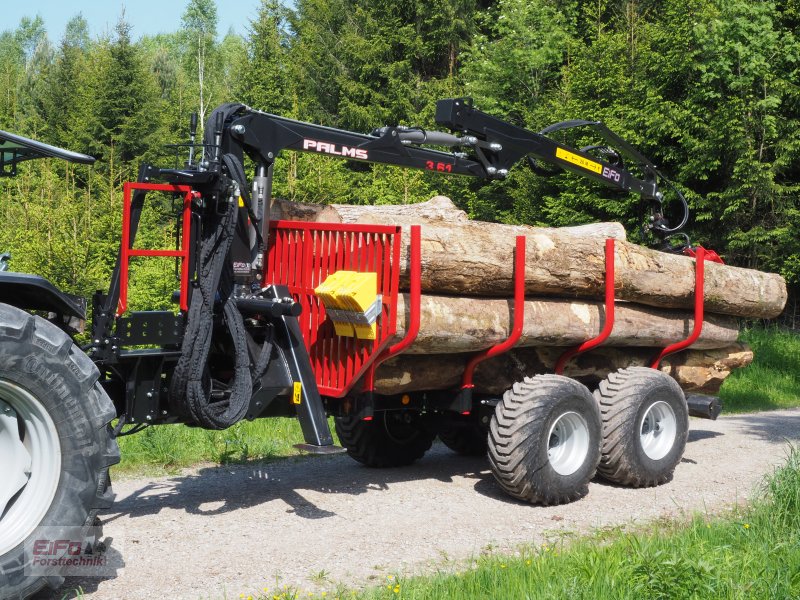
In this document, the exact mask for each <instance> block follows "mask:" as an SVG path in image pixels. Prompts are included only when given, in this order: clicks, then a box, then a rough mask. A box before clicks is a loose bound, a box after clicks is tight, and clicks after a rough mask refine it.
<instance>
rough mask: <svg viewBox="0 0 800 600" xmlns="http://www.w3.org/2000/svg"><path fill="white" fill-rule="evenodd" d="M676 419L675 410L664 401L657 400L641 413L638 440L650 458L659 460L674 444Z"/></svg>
mask: <svg viewBox="0 0 800 600" xmlns="http://www.w3.org/2000/svg"><path fill="white" fill-rule="evenodd" d="M677 431H678V420H677V418H676V417H675V411H674V410H672V407H671V406H670V405H669V404H668V403H666V402H664V401H658V402H654V403H653V404H651V405H650V408H648V409H647V411H646V412H645V413H644V415H642V422H641V424H640V426H639V442H640V443H641V444H642V450H643V451H644V453H645V454H646V455H647V457H648V458H650V459H651V460H661V459H662V458H664V457H665V456H666V455H667V454H669V451H670V450H672V447H673V446H674V445H675V437H676V434H677Z"/></svg>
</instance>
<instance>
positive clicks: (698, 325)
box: [650, 246, 706, 369]
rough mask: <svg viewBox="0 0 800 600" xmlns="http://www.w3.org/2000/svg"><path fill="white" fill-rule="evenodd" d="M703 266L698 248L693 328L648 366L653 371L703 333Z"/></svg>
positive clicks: (704, 255) (704, 254) (695, 266)
mask: <svg viewBox="0 0 800 600" xmlns="http://www.w3.org/2000/svg"><path fill="white" fill-rule="evenodd" d="M705 264H706V250H705V248H703V247H702V246H698V248H697V250H696V257H695V265H694V328H693V329H692V333H691V335H690V336H689V337H688V338H686V339H685V340H683V341H682V342H676V343H674V344H671V345H669V346H667V347H666V348H664V349H663V350H662V351H661V353H660V354H659V355H658V356H657V357H656V359H655V360H654V361H653V363H652V364H651V365H650V367H651V368H653V369H658V366H659V365H660V364H661V361H662V360H664V359H665V358H666V357H667V356H669V355H670V354H674V353H676V352H680V351H681V350H685V349H686V348H688V347H689V346H691V345H692V344H694V343H695V342H696V341H697V338H699V337H700V334H701V333H702V331H703V304H704V300H705V298H704V296H705Z"/></svg>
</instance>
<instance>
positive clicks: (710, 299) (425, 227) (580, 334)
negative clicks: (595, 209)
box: [271, 196, 786, 393]
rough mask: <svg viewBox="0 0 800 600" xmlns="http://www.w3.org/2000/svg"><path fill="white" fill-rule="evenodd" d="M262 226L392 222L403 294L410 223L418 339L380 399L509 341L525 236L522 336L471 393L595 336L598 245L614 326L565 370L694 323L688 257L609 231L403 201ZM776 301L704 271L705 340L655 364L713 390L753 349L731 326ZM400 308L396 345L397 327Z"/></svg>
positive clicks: (403, 321)
mask: <svg viewBox="0 0 800 600" xmlns="http://www.w3.org/2000/svg"><path fill="white" fill-rule="evenodd" d="M271 216H272V218H273V219H287V218H288V219H293V220H305V221H315V222H336V223H371V224H392V225H400V226H401V227H402V229H403V240H402V245H403V249H404V250H403V252H402V253H401V254H402V257H403V258H402V264H401V287H403V288H404V289H408V285H409V281H408V277H409V252H408V236H409V228H410V226H411V225H414V224H421V225H422V240H421V250H422V290H423V296H422V301H421V315H420V332H419V335H418V336H417V339H416V341H415V342H414V344H413V345H412V346H411V347H410V348H409V349H408V350H407V351H406V352H405V353H404V354H403V355H402V356H400V357H398V358H397V359H394V360H393V361H391V362H388V363H386V364H385V365H383V366H382V367H381V368H380V369H379V370H378V373H377V389H378V390H379V391H381V392H382V393H402V392H405V391H413V390H425V389H448V388H453V387H456V386H457V385H458V383H459V381H460V377H461V373H462V372H463V368H464V365H465V364H466V362H467V360H468V359H469V356H470V353H474V352H477V351H480V350H483V349H486V348H488V347H490V346H492V345H494V344H496V343H499V342H501V341H503V340H504V339H506V338H507V336H508V335H509V332H510V328H511V324H512V323H513V313H514V307H513V301H512V300H510V298H511V297H512V296H513V281H514V272H513V265H514V248H515V243H516V239H515V238H516V236H518V235H524V236H525V238H526V263H525V291H526V296H527V299H526V302H525V312H524V327H523V332H522V337H521V339H520V341H519V343H518V344H517V346H516V347H515V349H514V350H513V351H512V352H509V353H507V354H505V355H502V356H500V357H497V358H495V359H492V360H491V361H488V362H486V363H483V364H481V366H480V367H479V368H478V370H477V372H476V380H475V383H476V389H477V390H478V391H485V392H487V393H499V392H501V391H502V390H503V389H506V388H508V387H509V386H510V385H511V383H513V382H514V381H516V380H519V379H520V378H522V377H523V376H524V375H532V374H535V373H544V372H552V368H553V366H554V364H555V361H556V360H557V358H558V356H559V355H560V354H561V353H562V352H563V350H564V349H565V348H566V347H569V346H574V345H577V344H580V343H581V342H583V341H585V340H587V339H589V338H591V337H594V336H595V335H597V334H598V332H599V331H600V330H601V329H602V327H603V324H604V322H605V310H604V307H603V305H602V303H600V302H598V300H601V299H602V298H603V294H604V277H605V254H604V250H605V240H606V239H607V238H614V239H615V240H616V242H615V271H616V276H615V295H616V298H617V305H616V319H615V324H614V328H613V330H612V334H611V337H610V338H609V339H608V340H607V342H606V343H605V345H604V346H605V347H604V348H602V349H599V350H595V351H593V352H591V353H589V354H587V355H583V356H581V357H579V358H577V359H576V360H575V361H573V363H572V364H571V366H570V368H569V369H568V371H567V374H569V375H572V376H575V377H584V378H590V379H591V378H599V377H603V376H605V375H604V374H607V373H608V372H610V371H612V370H614V369H617V368H622V367H624V366H630V365H634V364H648V363H649V359H651V358H652V356H653V355H654V354H655V352H656V349H657V348H659V347H661V348H663V347H664V346H666V345H668V344H670V343H672V342H675V341H678V340H681V339H684V338H686V337H687V336H688V335H689V333H690V332H691V330H692V328H693V325H694V321H693V312H692V311H691V309H692V307H693V306H694V293H695V260H694V259H693V258H690V257H688V256H682V255H677V254H669V253H664V252H658V251H656V250H651V249H649V248H645V247H642V246H639V245H636V244H633V243H631V242H628V241H627V239H626V236H625V231H624V229H623V228H622V226H621V225H620V224H618V223H598V224H592V225H583V226H578V227H563V228H545V227H531V226H526V225H503V224H497V223H484V222H479V221H471V220H470V219H469V218H468V216H467V215H466V213H464V212H463V211H461V210H459V209H458V208H456V207H455V206H454V205H453V203H452V201H450V200H449V199H448V198H445V197H443V196H437V197H435V198H433V199H431V200H429V201H428V202H423V203H420V204H414V205H404V206H350V205H338V204H332V205H325V206H323V205H301V204H296V203H292V202H286V201H277V202H275V203H274V204H273V206H272V211H271ZM785 302H786V285H785V282H784V280H783V278H781V277H780V276H779V275H775V274H771V273H764V272H760V271H755V270H752V269H743V268H738V267H732V266H728V265H721V264H716V263H710V262H706V263H705V310H706V319H705V321H704V326H703V332H702V335H701V337H700V339H699V340H698V342H697V343H696V344H695V345H694V346H693V347H692V350H689V351H685V352H683V353H681V354H679V355H677V356H675V357H671V358H670V359H668V360H667V361H665V362H664V366H663V367H662V369H663V370H666V371H667V372H669V373H670V374H671V375H672V376H673V377H675V378H676V380H677V381H678V382H679V383H680V384H681V385H682V386H684V388H686V389H687V390H692V391H704V392H709V391H712V392H713V391H715V390H716V389H718V388H719V385H721V383H722V381H723V380H724V378H725V377H726V376H727V375H728V374H729V373H730V372H731V370H732V369H734V368H740V367H742V366H745V365H747V364H749V362H750V361H751V360H752V353H751V352H750V351H749V350H748V349H746V348H745V347H743V346H741V345H737V344H736V339H737V337H738V322H737V318H773V317H775V316H777V315H778V314H780V312H781V311H782V310H783V306H784V304H785ZM408 306H409V301H408V297H407V295H402V296H401V298H400V300H399V307H398V339H399V338H401V337H402V336H403V334H404V332H405V329H406V327H407V325H408V322H409V317H410V315H409V308H408Z"/></svg>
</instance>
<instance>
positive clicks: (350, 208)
mask: <svg viewBox="0 0 800 600" xmlns="http://www.w3.org/2000/svg"><path fill="white" fill-rule="evenodd" d="M270 219H272V220H273V221H276V220H289V221H310V222H315V223H363V224H372V225H421V224H425V223H440V224H444V225H453V226H455V225H457V224H460V223H477V224H479V225H489V226H497V224H496V223H485V222H484V221H470V219H469V217H468V216H467V213H465V212H464V211H463V210H461V209H460V208H457V207H456V205H455V204H453V201H452V200H450V198H448V197H447V196H434V197H433V198H431V199H430V200H427V201H425V202H419V203H417V204H400V205H398V204H379V205H374V206H373V205H359V204H303V203H300V202H291V201H289V200H281V199H279V198H276V199H273V201H272V208H271V210H270ZM503 227H508V226H507V225H505V226H503ZM517 227H521V228H522V229H521V231H523V232H529V233H530V234H531V235H533V234H536V233H549V232H553V231H567V232H570V233H572V234H573V235H591V236H596V237H601V238H603V239H605V238H614V239H617V240H624V239H626V233H625V228H624V227H623V226H622V225H620V224H619V223H589V224H588V225H576V226H574V227H560V228H552V227H530V226H527V225H520V226H517ZM406 233H407V232H405V231H404V234H406ZM406 244H407V242H406Z"/></svg>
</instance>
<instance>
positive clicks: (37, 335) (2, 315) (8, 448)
mask: <svg viewBox="0 0 800 600" xmlns="http://www.w3.org/2000/svg"><path fill="white" fill-rule="evenodd" d="M98 376H99V373H98V371H97V368H96V367H95V366H94V364H93V363H92V361H91V360H90V359H89V357H87V356H86V355H85V354H84V353H83V352H81V351H80V350H79V349H78V348H77V347H76V346H75V345H74V344H73V343H72V340H71V339H70V338H69V336H67V335H66V334H65V333H64V332H62V331H61V330H60V329H58V328H57V327H55V326H54V325H52V324H51V323H49V322H47V321H45V320H44V319H41V318H39V317H35V316H32V315H30V314H28V313H26V312H23V311H21V310H18V309H16V308H12V307H10V306H7V305H5V304H0V597H3V598H15V599H17V598H27V597H28V596H30V595H31V594H33V593H35V592H36V591H37V590H39V589H41V588H43V587H44V586H46V585H47V586H49V587H51V588H56V587H58V586H59V585H61V583H62V582H63V580H64V578H63V577H62V576H61V573H60V571H59V570H54V571H53V572H52V573H49V574H47V575H46V576H31V575H26V574H25V570H26V567H28V566H30V560H31V556H30V555H29V553H26V552H25V551H24V549H25V542H26V541H27V540H29V539H31V538H32V537H33V536H35V535H36V531H37V527H40V526H66V527H71V526H77V527H83V526H93V525H95V524H96V520H97V513H98V511H99V510H100V509H104V508H108V507H110V506H111V503H112V501H113V494H112V492H111V487H110V483H109V482H110V479H109V476H108V468H109V467H110V466H111V465H113V464H115V463H117V462H119V448H118V446H117V443H116V440H114V439H113V438H112V436H111V430H110V428H109V425H108V423H109V422H110V421H111V419H113V418H114V416H115V415H116V412H115V410H114V406H113V404H112V403H111V400H109V398H108V396H107V395H106V393H105V391H104V390H103V389H102V388H101V387H100V385H99V384H98V383H97V379H98Z"/></svg>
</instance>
